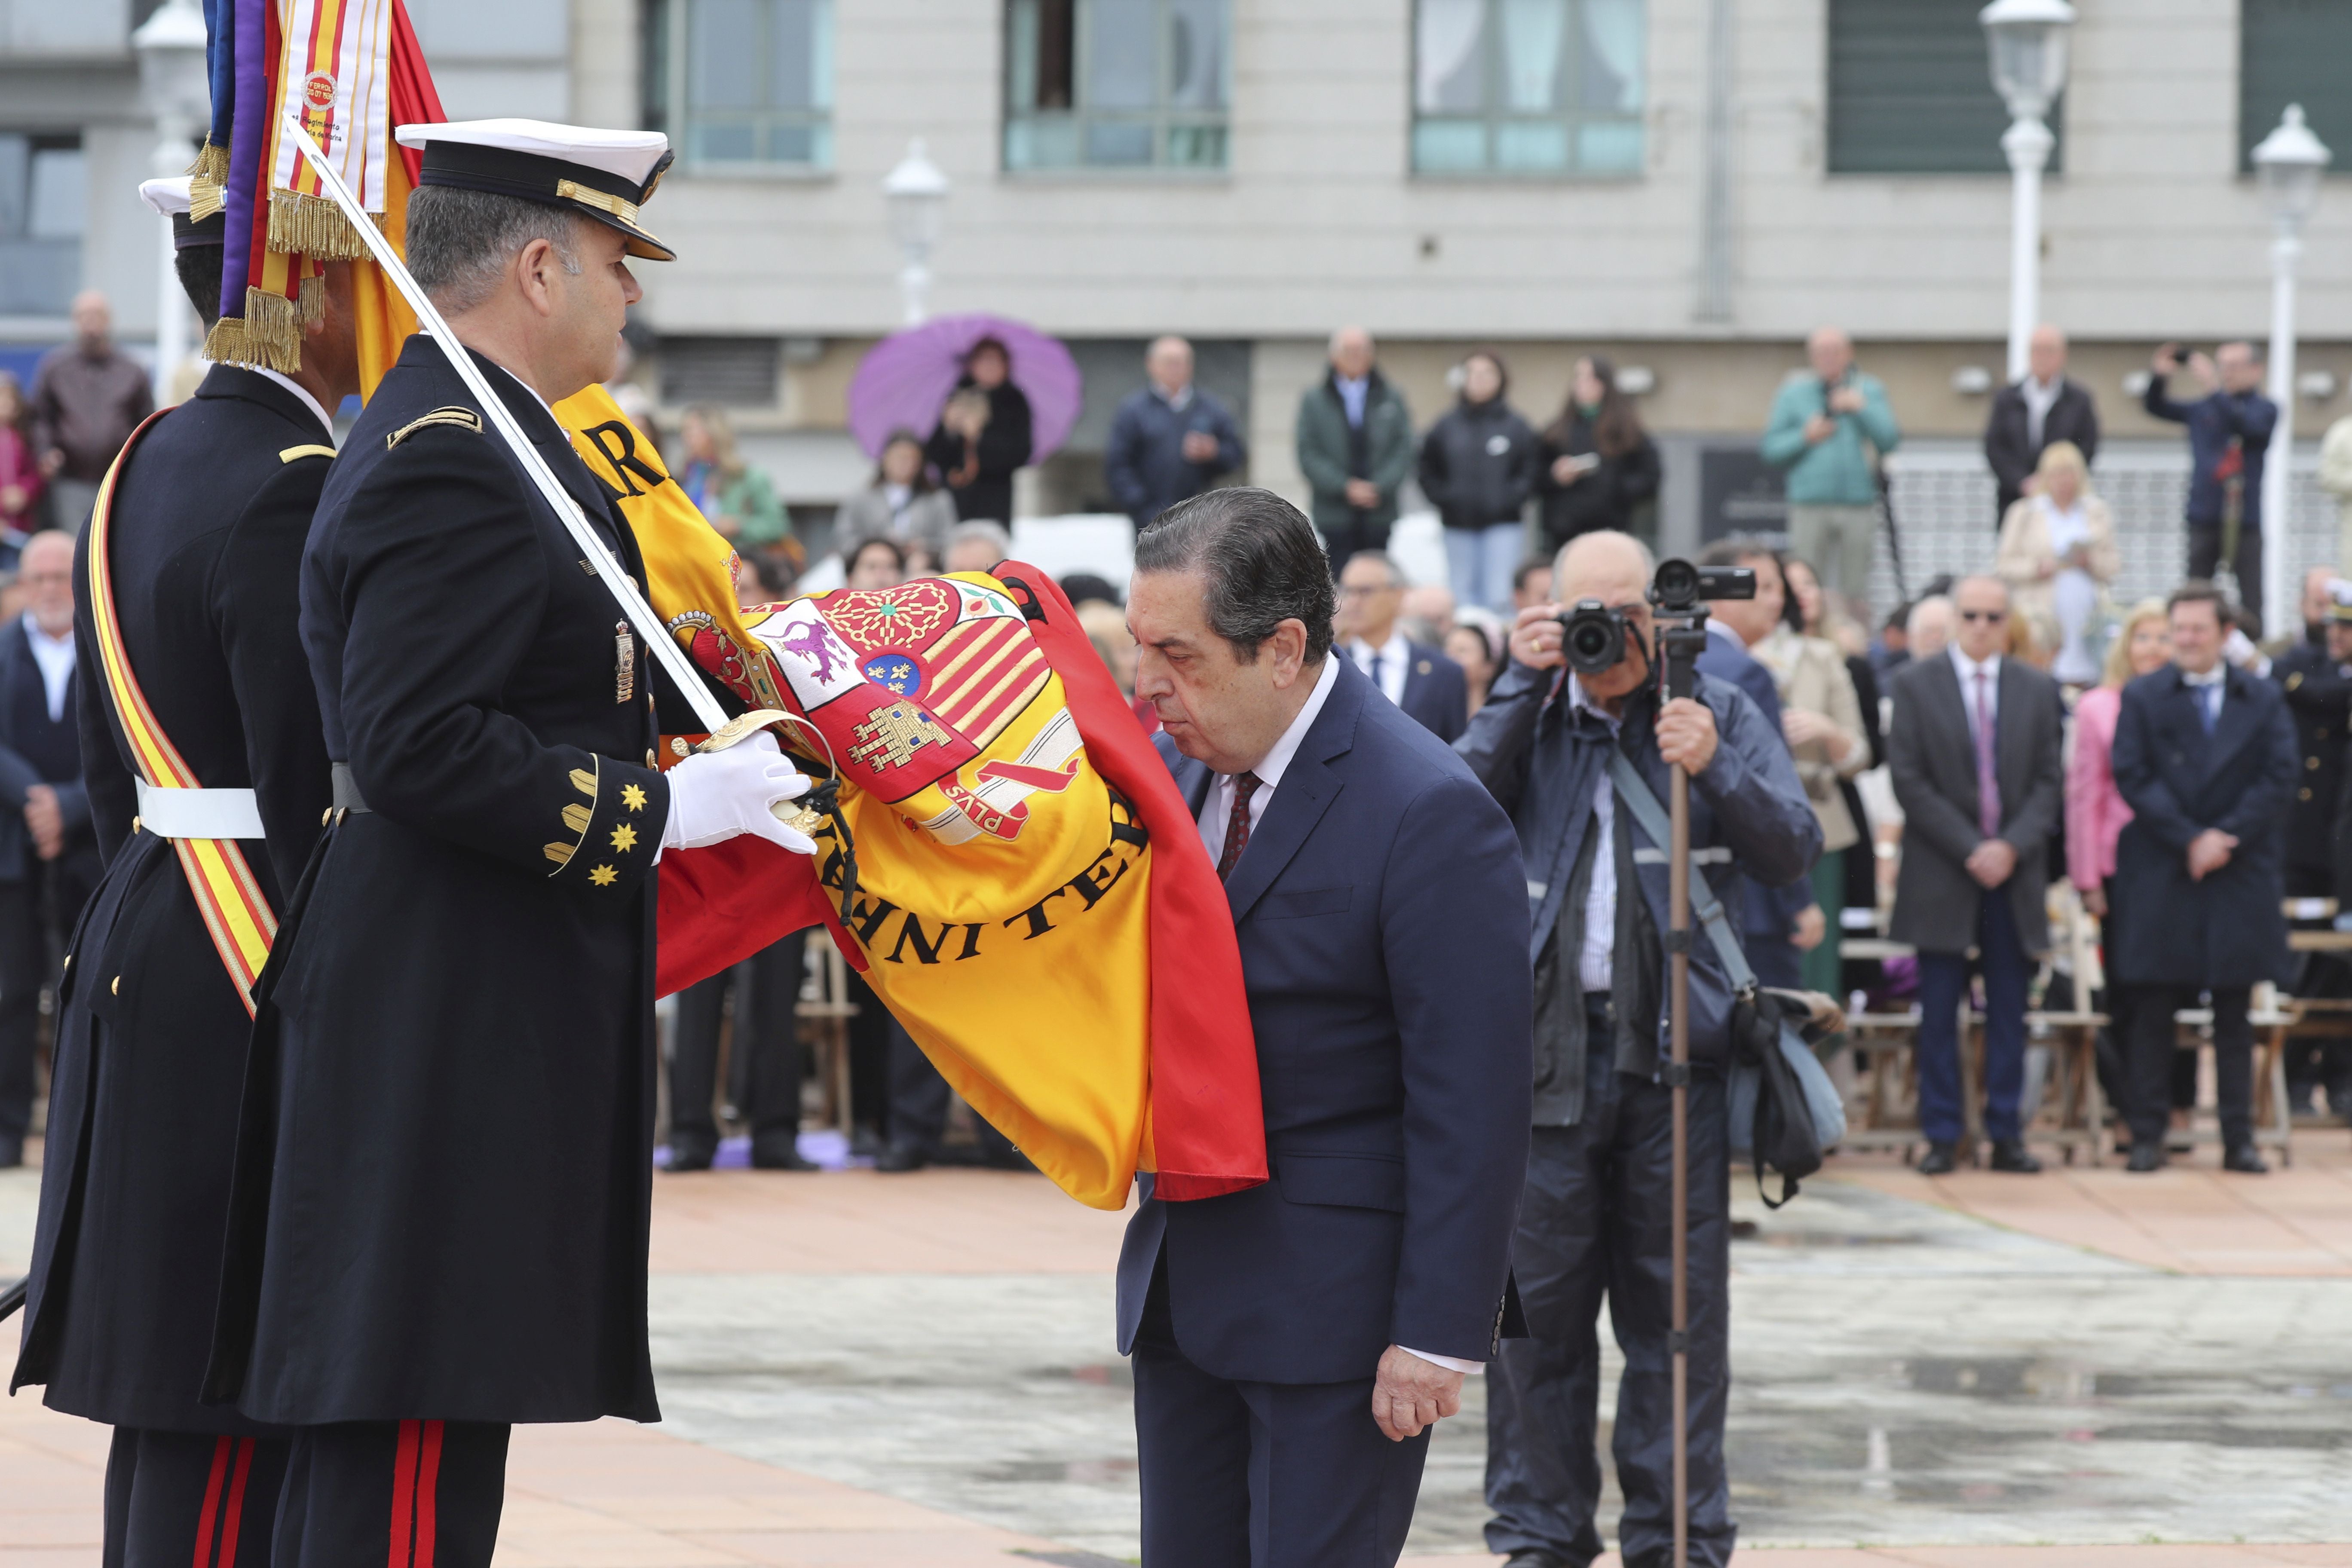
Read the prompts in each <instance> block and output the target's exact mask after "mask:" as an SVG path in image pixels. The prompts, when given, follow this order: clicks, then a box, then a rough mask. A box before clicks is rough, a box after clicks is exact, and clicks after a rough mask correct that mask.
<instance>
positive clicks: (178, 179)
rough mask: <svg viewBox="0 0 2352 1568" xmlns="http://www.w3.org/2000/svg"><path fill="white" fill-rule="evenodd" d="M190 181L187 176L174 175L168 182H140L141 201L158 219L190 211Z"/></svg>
mask: <svg viewBox="0 0 2352 1568" xmlns="http://www.w3.org/2000/svg"><path fill="white" fill-rule="evenodd" d="M188 180H189V176H188V175H186V174H173V176H172V177H171V178H170V179H167V180H142V181H140V182H139V199H140V200H141V201H142V202H145V203H146V204H147V207H148V210H149V211H151V212H152V213H154V214H155V215H156V216H158V217H170V216H173V214H175V213H184V212H186V211H187V210H188Z"/></svg>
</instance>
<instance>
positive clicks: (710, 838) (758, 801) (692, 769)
mask: <svg viewBox="0 0 2352 1568" xmlns="http://www.w3.org/2000/svg"><path fill="white" fill-rule="evenodd" d="M662 776H663V777H664V778H666V779H667V780H668V781H669V820H668V821H667V822H665V823H663V824H662V847H663V848H664V849H699V848H700V847H702V846H704V845H706V844H718V843H721V842H723V841H724V840H726V839H730V838H732V837H735V836H736V835H737V834H739V833H754V834H757V835H759V836H760V837H762V838H764V839H766V840H767V841H768V842H769V843H771V844H780V845H782V847H785V848H787V849H789V850H791V851H792V852H793V854H795V855H814V854H815V853H816V842H815V840H814V839H812V838H811V837H809V836H808V835H807V834H805V833H797V832H794V831H793V829H792V828H789V827H787V826H784V825H783V824H782V822H779V821H778V820H777V819H776V815H775V812H774V810H773V807H774V806H775V805H776V803H777V802H779V801H786V800H797V799H799V798H800V797H801V796H802V795H805V794H807V793H808V787H809V781H808V778H807V776H806V775H805V774H803V773H802V772H801V771H800V770H799V769H798V768H795V767H794V766H793V764H792V763H790V762H789V761H787V760H786V759H785V757H784V754H783V752H782V751H781V750H779V749H778V748H777V745H776V737H775V736H774V735H772V734H771V733H769V732H768V731H764V730H762V731H761V732H760V733H758V734H756V735H754V736H752V737H751V739H750V740H748V741H745V742H741V743H740V744H739V745H733V746H730V747H728V748H727V749H726V750H725V751H723V752H695V753H694V755H692V756H690V757H688V758H687V759H686V761H684V762H682V763H678V764H677V766H676V767H674V768H672V769H670V770H669V772H668V773H664V774H663V775H662Z"/></svg>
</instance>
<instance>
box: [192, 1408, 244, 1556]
mask: <svg viewBox="0 0 2352 1568" xmlns="http://www.w3.org/2000/svg"><path fill="white" fill-rule="evenodd" d="M235 1445H236V1439H235V1438H233V1437H222V1438H218V1439H216V1440H215V1442H214V1444H213V1473H212V1475H211V1477H210V1478H209V1479H207V1480H206V1481H205V1506H204V1509H203V1511H201V1512H199V1513H198V1514H197V1515H196V1556H195V1568H212V1562H213V1526H214V1524H215V1521H217V1520H218V1519H219V1518H220V1500H221V1488H222V1486H223V1484H224V1483H226V1480H227V1479H228V1456H229V1449H230V1448H231V1447H234V1446H235Z"/></svg>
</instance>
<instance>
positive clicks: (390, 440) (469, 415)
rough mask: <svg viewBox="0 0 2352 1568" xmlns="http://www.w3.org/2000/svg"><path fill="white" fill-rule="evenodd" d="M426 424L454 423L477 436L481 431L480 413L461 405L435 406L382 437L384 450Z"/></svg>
mask: <svg viewBox="0 0 2352 1568" xmlns="http://www.w3.org/2000/svg"><path fill="white" fill-rule="evenodd" d="M428 425H455V426H459V427H461V428H463V429H467V430H471V431H472V432H473V433H474V434H475V435H477V436H478V435H480V434H481V433H482V416H480V415H478V414H477V413H475V412H474V411H473V410H472V409H470V408H467V407H465V406H464V405H459V404H451V405H449V406H448V407H446V408H436V409H435V410H434V411H433V412H432V413H430V414H425V415H421V416H418V417H416V418H415V419H412V420H410V421H409V422H408V423H407V424H405V425H404V426H401V427H400V428H399V429H397V430H394V432H393V433H392V434H391V435H389V436H386V437H384V438H383V446H384V450H385V451H387V452H388V451H390V450H391V449H392V448H393V447H397V446H399V445H400V444H401V443H402V442H403V441H405V440H407V439H408V438H409V437H411V436H414V435H415V434H416V432H418V431H419V430H422V429H424V428H425V426H428Z"/></svg>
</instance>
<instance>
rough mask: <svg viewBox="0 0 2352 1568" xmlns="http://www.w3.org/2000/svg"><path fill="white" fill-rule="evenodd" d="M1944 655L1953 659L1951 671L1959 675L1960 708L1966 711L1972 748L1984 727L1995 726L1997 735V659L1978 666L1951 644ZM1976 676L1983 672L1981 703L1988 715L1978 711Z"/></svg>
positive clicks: (1997, 656) (1998, 688) (1998, 667)
mask: <svg viewBox="0 0 2352 1568" xmlns="http://www.w3.org/2000/svg"><path fill="white" fill-rule="evenodd" d="M1945 651H1946V652H1947V653H1949V654H1950V655H1951V656H1952V668H1953V669H1954V670H1955V671H1957V672H1958V675H1959V678H1960V705H1961V706H1962V707H1964V708H1966V709H1967V710H1969V744H1970V745H1974V744H1975V743H1976V738H1977V737H1978V736H1979V735H1981V734H1983V733H1984V726H1986V725H1992V726H1994V731H1995V733H1999V726H2000V655H1999V654H1994V655H1993V656H1992V657H1991V658H1988V659H1986V660H1985V661H1984V662H1983V663H1982V664H1979V663H1978V662H1977V661H1976V660H1974V659H1972V658H1969V656H1968V655H1967V654H1964V653H1962V652H1961V651H1960V645H1959V644H1958V643H1953V644H1951V645H1950V646H1949V647H1947V648H1946V649H1945ZM1979 672H1982V674H1983V676H1984V678H1985V684H1984V699H1985V702H1986V703H1987V705H1989V706H1990V708H1991V710H1992V711H1991V712H1990V713H1985V714H1979V713H1978V711H1977V676H1978V674H1979Z"/></svg>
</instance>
